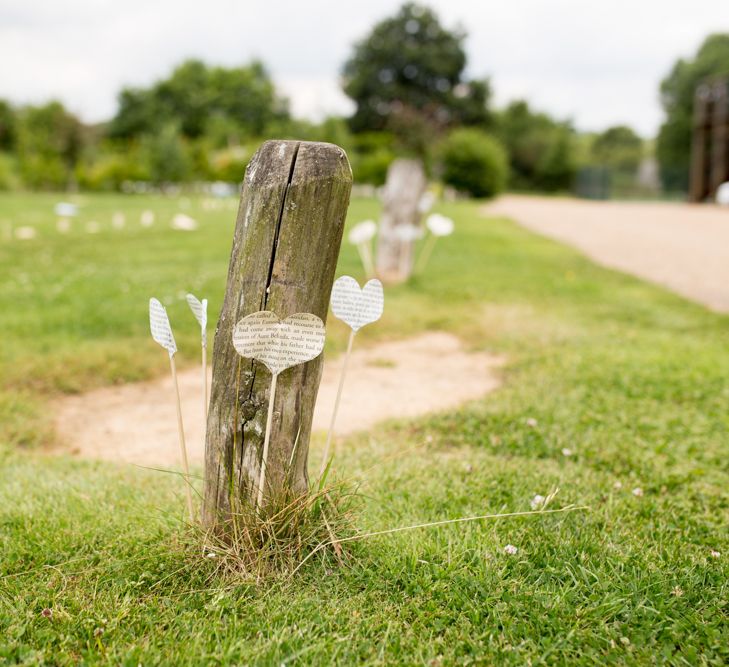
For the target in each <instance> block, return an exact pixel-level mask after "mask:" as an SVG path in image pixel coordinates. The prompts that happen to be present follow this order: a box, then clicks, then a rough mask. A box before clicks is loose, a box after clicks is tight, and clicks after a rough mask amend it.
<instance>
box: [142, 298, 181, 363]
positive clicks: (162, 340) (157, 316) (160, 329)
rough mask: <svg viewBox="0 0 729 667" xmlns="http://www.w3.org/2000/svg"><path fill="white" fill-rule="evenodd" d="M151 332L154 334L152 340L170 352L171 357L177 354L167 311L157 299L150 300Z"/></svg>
mask: <svg viewBox="0 0 729 667" xmlns="http://www.w3.org/2000/svg"><path fill="white" fill-rule="evenodd" d="M149 330H150V331H151V332H152V338H154V340H155V341H156V342H157V343H159V344H160V345H161V346H162V347H163V348H165V350H167V352H169V355H170V357H171V356H172V355H174V354H175V352H177V344H176V343H175V337H174V336H173V335H172V327H171V326H170V320H169V318H168V317H167V311H166V310H165V307H164V306H163V305H162V304H161V303H160V302H159V301H157V299H150V300H149Z"/></svg>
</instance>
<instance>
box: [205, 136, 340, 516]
mask: <svg viewBox="0 0 729 667" xmlns="http://www.w3.org/2000/svg"><path fill="white" fill-rule="evenodd" d="M351 189H352V171H351V169H350V166H349V161H348V160H347V156H346V154H345V152H344V151H343V150H342V149H341V148H339V147H338V146H334V145H332V144H324V143H310V142H303V141H302V142H298V141H267V142H266V143H264V144H263V146H261V148H260V149H259V150H258V152H257V153H256V154H255V156H254V157H253V159H252V160H251V162H250V164H249V165H248V168H247V169H246V175H245V179H244V183H243V191H242V193H241V199H240V207H239V209H238V218H237V221H236V227H235V233H234V237H233V250H232V253H231V257H230V266H229V269H228V283H227V288H226V292H225V300H224V302H223V308H222V311H221V313H220V319H219V321H218V326H217V330H216V332H215V343H214V348H213V381H212V387H211V398H210V408H209V412H208V421H207V436H206V442H205V489H204V499H203V522H204V523H205V524H206V525H207V526H208V527H212V526H215V525H216V524H218V523H219V522H224V521H226V519H227V518H229V516H230V510H231V505H232V506H233V508H235V507H236V504H237V503H238V502H243V503H250V504H251V505H252V504H253V503H254V502H255V496H256V491H257V489H256V484H257V482H258V477H259V473H260V468H261V455H262V448H263V440H264V435H265V427H266V416H267V408H268V391H269V385H270V380H271V378H270V374H269V373H268V371H267V370H266V369H265V367H264V366H263V365H261V364H260V363H258V362H255V361H252V360H248V359H243V358H241V357H239V356H238V355H237V354H236V352H235V349H234V348H233V342H232V331H233V327H234V326H235V324H236V322H237V321H238V320H239V319H241V318H242V317H244V316H246V315H249V314H250V313H253V312H256V311H259V310H271V311H273V312H275V313H276V314H277V315H279V316H280V317H281V318H285V317H287V316H289V315H292V314H294V313H300V312H305V313H313V314H314V315H317V316H318V317H320V318H321V319H322V320H324V321H326V316H327V309H328V306H329V297H330V294H331V289H332V283H333V281H334V271H335V268H336V263H337V258H338V256H339V247H340V244H341V240H342V232H343V229H344V220H345V216H346V213H347V207H348V205H349V195H350V191H351ZM321 370H322V358H321V357H318V358H317V359H314V360H313V361H309V362H307V363H305V364H302V365H300V366H295V367H293V368H290V369H288V370H286V371H284V372H283V373H281V376H280V377H279V379H278V389H277V392H276V397H275V402H274V419H273V426H272V431H271V438H270V443H269V454H268V463H267V475H266V479H267V484H266V486H267V489H266V490H267V492H268V490H269V489H283V488H284V487H287V488H290V489H291V490H292V491H293V492H295V493H297V494H298V493H305V492H306V490H307V489H308V478H307V472H306V463H307V456H308V450H309V437H310V433H311V420H312V416H313V410H314V403H315V401H316V394H317V391H318V389H319V381H320V379H321ZM264 504H265V499H264Z"/></svg>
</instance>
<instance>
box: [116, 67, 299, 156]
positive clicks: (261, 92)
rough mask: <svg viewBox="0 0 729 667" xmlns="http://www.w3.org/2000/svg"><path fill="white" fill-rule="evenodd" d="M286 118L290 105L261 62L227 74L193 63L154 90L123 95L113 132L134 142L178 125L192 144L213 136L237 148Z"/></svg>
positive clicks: (223, 69) (127, 91)
mask: <svg viewBox="0 0 729 667" xmlns="http://www.w3.org/2000/svg"><path fill="white" fill-rule="evenodd" d="M287 118H288V110H287V108H286V104H285V102H284V101H283V100H281V99H280V98H279V97H277V95H276V90H275V88H274V85H273V82H272V81H271V78H270V76H269V75H268V72H267V71H266V69H265V68H264V67H263V65H262V64H261V63H260V62H252V63H250V64H249V65H246V66H243V67H232V68H226V67H208V66H207V65H205V64H204V63H203V62H201V61H199V60H188V61H186V62H184V63H182V64H181V65H180V66H179V67H177V68H176V69H175V70H174V71H173V72H172V74H171V75H170V76H169V77H168V78H166V79H163V80H161V81H158V82H157V83H155V84H153V85H152V86H151V87H149V88H126V89H124V90H122V91H121V93H120V94H119V110H118V112H117V114H116V116H115V117H114V118H113V120H112V121H111V123H110V124H109V128H108V132H109V136H111V137H112V138H117V139H119V138H123V139H130V138H135V137H140V136H144V135H153V134H156V133H158V132H161V131H162V130H163V129H164V128H168V127H170V126H171V125H176V126H177V127H179V131H180V133H181V134H182V135H183V136H184V137H186V138H188V139H197V138H200V137H202V136H204V135H206V134H208V133H210V134H211V135H214V136H215V137H216V138H217V139H220V140H223V139H224V140H227V141H230V142H235V141H237V140H239V139H240V138H242V137H250V136H259V135H261V134H262V133H263V132H264V131H265V129H266V127H267V126H268V125H270V124H271V123H273V122H274V121H279V120H282V119H287Z"/></svg>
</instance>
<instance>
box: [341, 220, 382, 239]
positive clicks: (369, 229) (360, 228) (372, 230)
mask: <svg viewBox="0 0 729 667" xmlns="http://www.w3.org/2000/svg"><path fill="white" fill-rule="evenodd" d="M375 234H377V223H376V222H375V221H374V220H363V221H362V222H360V223H357V224H356V225H355V226H354V227H352V229H351V230H350V232H349V237H348V238H349V242H350V243H351V244H353V245H360V244H361V243H367V241H369V240H370V239H371V238H373V237H374V235H375Z"/></svg>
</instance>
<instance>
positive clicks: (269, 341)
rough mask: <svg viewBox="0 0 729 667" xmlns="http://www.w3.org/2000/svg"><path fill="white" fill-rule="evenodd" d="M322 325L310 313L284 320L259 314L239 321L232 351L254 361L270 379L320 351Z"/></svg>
mask: <svg viewBox="0 0 729 667" xmlns="http://www.w3.org/2000/svg"><path fill="white" fill-rule="evenodd" d="M324 335H325V331H324V322H322V321H321V320H320V319H319V318H318V317H317V316H316V315H312V314H311V313H296V314H295V315H290V316H289V317H287V318H286V319H285V320H281V319H279V317H278V315H276V313H272V312H271V311H269V310H261V311H259V312H257V313H252V314H251V315H248V316H246V317H244V318H243V319H242V320H239V322H238V324H236V325H235V328H234V329H233V347H234V348H235V349H236V351H237V352H238V354H240V355H241V356H242V357H248V358H249V359H257V360H258V361H260V362H261V363H263V364H265V366H266V368H268V370H269V371H271V373H273V375H278V374H279V373H280V372H281V371H285V370H286V369H287V368H291V366H296V365H297V364H303V363H304V362H305V361H310V360H311V359H314V358H315V357H318V356H319V355H320V354H321V351H322V350H323V349H324Z"/></svg>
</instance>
